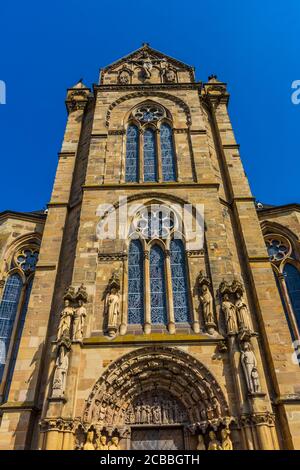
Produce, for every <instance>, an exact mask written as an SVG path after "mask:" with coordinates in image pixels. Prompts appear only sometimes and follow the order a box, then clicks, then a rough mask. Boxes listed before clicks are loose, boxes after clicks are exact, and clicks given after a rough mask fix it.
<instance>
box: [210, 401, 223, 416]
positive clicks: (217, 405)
mask: <svg viewBox="0 0 300 470" xmlns="http://www.w3.org/2000/svg"><path fill="white" fill-rule="evenodd" d="M212 407H213V410H214V415H215V417H216V418H220V416H221V415H222V410H221V405H220V403H219V400H218V399H217V397H213V398H212Z"/></svg>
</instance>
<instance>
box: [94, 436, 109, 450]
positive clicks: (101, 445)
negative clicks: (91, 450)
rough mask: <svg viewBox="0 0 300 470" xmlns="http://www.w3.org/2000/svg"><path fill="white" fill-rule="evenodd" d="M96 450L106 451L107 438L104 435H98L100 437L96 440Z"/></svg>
mask: <svg viewBox="0 0 300 470" xmlns="http://www.w3.org/2000/svg"><path fill="white" fill-rule="evenodd" d="M96 449H97V450H108V443H107V437H106V436H105V435H104V434H102V435H101V434H100V436H99V437H98V438H97V440H96Z"/></svg>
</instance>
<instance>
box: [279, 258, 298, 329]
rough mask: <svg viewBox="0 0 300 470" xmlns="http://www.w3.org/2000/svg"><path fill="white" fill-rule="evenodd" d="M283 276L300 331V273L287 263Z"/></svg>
mask: <svg viewBox="0 0 300 470" xmlns="http://www.w3.org/2000/svg"><path fill="white" fill-rule="evenodd" d="M283 275H284V280H285V283H286V287H287V291H288V295H289V298H290V301H291V304H292V307H293V312H294V315H295V318H296V322H297V325H298V329H299V331H300V272H299V271H298V269H297V268H296V267H295V266H294V265H293V264H291V263H289V262H287V263H286V264H285V266H284V269H283Z"/></svg>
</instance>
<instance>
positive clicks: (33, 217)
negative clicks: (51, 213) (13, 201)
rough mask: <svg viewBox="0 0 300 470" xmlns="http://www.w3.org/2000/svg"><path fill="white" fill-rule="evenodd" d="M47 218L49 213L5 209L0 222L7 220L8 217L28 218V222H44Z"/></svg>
mask: <svg viewBox="0 0 300 470" xmlns="http://www.w3.org/2000/svg"><path fill="white" fill-rule="evenodd" d="M46 218H47V214H34V213H28V214H27V213H24V212H15V211H10V210H7V211H3V212H0V222H2V221H5V220H7V219H15V220H26V222H34V223H36V222H40V223H42V224H44V223H45V221H46Z"/></svg>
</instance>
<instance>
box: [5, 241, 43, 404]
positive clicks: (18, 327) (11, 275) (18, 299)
mask: <svg viewBox="0 0 300 470" xmlns="http://www.w3.org/2000/svg"><path fill="white" fill-rule="evenodd" d="M37 260H38V246H35V245H34V244H33V245H31V246H27V247H25V248H22V249H19V250H18V251H17V252H16V253H15V254H14V256H13V259H12V266H11V268H12V269H11V271H10V272H8V275H7V278H6V282H5V285H4V290H3V295H2V299H1V302H0V384H1V386H0V395H2V396H3V397H4V399H7V397H8V392H9V388H10V384H11V380H12V376H13V371H14V367H15V363H16V359H17V354H18V350H19V345H20V341H21V336H22V331H23V327H24V323H25V318H26V313H27V307H28V303H29V299H30V293H31V288H32V282H33V276H34V272H35V266H36V263H37Z"/></svg>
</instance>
